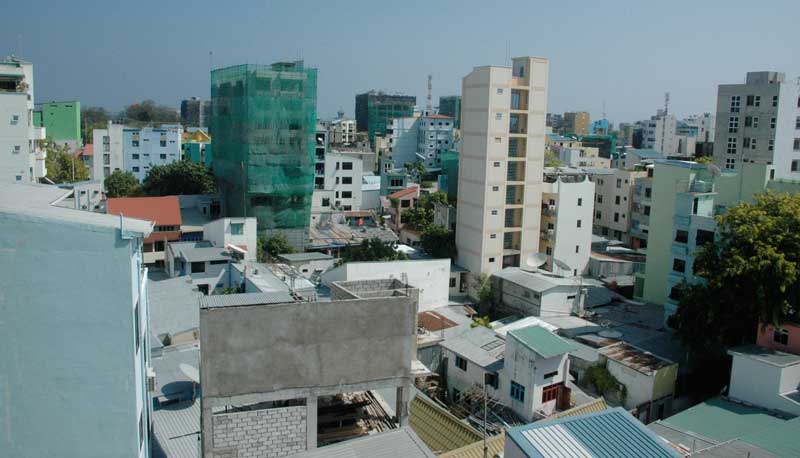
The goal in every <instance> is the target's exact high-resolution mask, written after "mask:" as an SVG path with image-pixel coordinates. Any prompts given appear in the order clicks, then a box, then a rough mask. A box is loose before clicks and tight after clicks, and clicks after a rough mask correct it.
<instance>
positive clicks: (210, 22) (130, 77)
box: [0, 0, 800, 123]
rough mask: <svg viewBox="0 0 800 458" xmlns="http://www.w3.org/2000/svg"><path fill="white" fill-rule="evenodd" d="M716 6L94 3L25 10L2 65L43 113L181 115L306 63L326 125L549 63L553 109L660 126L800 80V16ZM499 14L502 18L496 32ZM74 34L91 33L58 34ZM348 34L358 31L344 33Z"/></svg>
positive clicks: (10, 24) (4, 39)
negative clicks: (66, 107)
mask: <svg viewBox="0 0 800 458" xmlns="http://www.w3.org/2000/svg"><path fill="white" fill-rule="evenodd" d="M714 3H715V4H716V5H711V4H706V3H703V4H690V3H688V2H675V3H672V4H670V5H669V6H661V7H659V6H650V5H648V6H643V5H637V4H634V3H632V2H619V3H615V4H613V5H612V4H603V5H599V6H598V5H588V6H581V7H580V8H574V10H571V11H569V15H567V14H565V9H564V8H563V7H562V6H561V5H559V6H558V7H555V6H549V5H533V4H527V3H524V2H515V3H514V4H513V5H511V6H510V7H509V8H508V10H507V11H509V12H514V14H512V15H508V16H507V17H504V18H503V19H502V20H501V19H500V18H501V16H499V15H498V14H497V13H498V12H499V11H500V10H495V9H494V8H495V7H494V6H493V5H483V4H478V3H474V2H469V3H467V4H464V5H462V4H460V3H449V4H447V5H437V6H436V7H431V6H430V5H426V4H422V3H419V4H415V3H414V2H411V3H410V4H408V5H407V6H406V7H405V8H402V9H398V8H391V7H387V8H375V7H373V6H372V4H370V3H364V2H354V3H351V4H349V5H333V4H319V5H316V4H313V3H309V4H307V5H299V4H298V3H292V4H291V5H288V4H278V3H271V4H270V3H264V4H261V5H252V4H249V5H245V4H239V5H238V7H236V6H237V5H233V6H230V7H227V6H226V7H225V8H215V7H214V5H213V4H212V3H210V2H206V1H205V0H203V1H200V2H197V3H194V4H193V5H192V9H191V10H190V11H189V10H187V9H186V6H184V5H173V4H156V3H155V2H149V1H148V2H143V3H141V4H139V5H137V8H136V9H135V10H130V11H127V10H126V11H125V12H124V15H122V13H121V12H119V11H105V10H102V9H99V8H95V7H94V2H88V1H86V2H76V3H74V4H69V5H62V4H60V3H59V2H52V1H39V2H34V3H33V5H32V6H33V7H34V8H35V9H36V10H38V11H40V14H37V15H35V16H34V15H30V14H28V13H29V12H30V9H19V10H16V11H9V12H7V14H5V15H4V17H3V18H2V19H0V24H2V27H0V43H3V44H4V46H3V47H2V48H0V54H3V55H6V54H12V53H15V54H21V57H22V58H23V59H25V60H29V61H31V62H33V63H34V64H35V69H36V70H35V71H36V75H35V77H36V81H37V87H36V93H37V94H36V98H37V101H41V102H45V101H51V100H80V101H81V103H82V105H83V106H84V107H90V106H102V107H105V108H107V109H109V110H111V111H116V110H119V109H122V108H123V107H124V106H126V105H128V104H131V103H135V102H139V101H142V100H145V99H153V100H155V101H156V102H158V103H160V104H164V105H168V106H170V107H174V108H176V109H177V108H178V107H179V104H180V101H181V100H182V99H188V98H190V97H192V96H199V97H201V98H204V99H208V98H209V95H210V94H209V87H210V85H209V70H210V68H212V66H213V67H214V68H219V67H222V66H228V65H235V64H241V63H266V64H268V63H272V62H274V61H280V60H291V59H300V58H302V59H304V60H305V62H306V65H307V66H310V67H314V68H317V69H318V70H319V100H318V113H319V116H320V117H321V118H330V117H333V116H335V114H336V112H337V111H338V110H339V109H343V110H344V111H345V113H346V114H347V115H348V116H353V114H354V100H355V95H356V94H358V93H362V92H365V91H367V90H371V89H376V90H386V91H391V92H400V93H406V94H409V95H414V96H416V97H417V101H418V106H420V107H423V106H424V100H425V95H426V83H427V75H428V74H432V75H433V98H434V103H435V104H436V103H438V98H439V96H444V95H453V94H458V93H459V92H460V81H461V78H462V77H463V76H464V75H466V74H468V73H469V72H470V71H472V68H473V67H474V66H476V65H483V64H484V63H486V64H493V65H504V64H507V59H506V56H507V55H509V54H510V56H511V57H514V56H521V55H536V56H542V57H547V58H548V59H549V60H550V62H551V75H550V86H551V87H552V91H551V94H550V100H549V101H548V111H550V112H554V113H559V112H564V111H589V112H590V113H591V115H592V116H591V117H592V119H598V118H599V117H600V116H601V114H602V112H603V105H604V104H605V111H606V113H607V117H608V118H609V119H611V120H612V121H614V122H615V123H619V122H630V121H635V120H638V119H646V118H647V117H649V116H650V115H652V114H655V111H656V109H658V108H661V107H662V106H663V98H664V92H670V93H671V105H670V107H671V111H672V112H673V113H675V114H676V115H678V116H685V115H690V114H696V113H703V112H713V111H714V110H715V100H716V90H717V85H718V84H729V83H740V82H742V81H739V80H740V79H741V75H744V74H745V73H746V72H747V71H760V70H770V71H779V72H784V73H786V76H787V79H789V80H791V79H794V78H796V77H797V76H798V75H800V63H798V62H796V61H794V62H793V61H792V56H793V54H792V50H791V46H792V42H793V39H794V38H796V37H795V36H793V35H796V34H792V30H793V29H792V24H791V19H792V17H796V16H797V14H791V12H792V11H795V12H797V13H800V6H798V5H797V4H796V3H794V2H791V1H785V2H780V3H781V5H774V8H770V9H769V10H768V9H766V8H761V9H756V8H754V7H750V6H749V5H747V4H745V3H743V2H725V3H724V5H725V7H724V9H722V8H720V6H721V5H723V4H722V3H719V2H714ZM415 5H416V6H415ZM156 7H157V9H156ZM382 10H386V11H387V12H388V13H389V14H387V13H384V12H383V11H382ZM154 11H157V12H158V14H151V13H153V12H154ZM687 11H691V12H692V14H691V16H690V15H689V14H688V13H687ZM492 17H495V18H497V19H498V20H496V21H495V20H491V21H488V20H487V18H492ZM176 18H177V19H176ZM331 18H341V21H334V20H331ZM176 20H177V22H176ZM70 21H81V22H85V23H88V24H92V25H93V27H80V28H73V29H71V30H70V33H59V32H58V31H59V25H60V24H64V23H68V22H70ZM345 23H347V24H351V26H350V27H347V28H345V27H340V25H341V24H345ZM746 23H749V24H770V27H768V28H764V27H755V26H754V27H752V28H741V27H739V26H737V33H736V40H735V42H732V41H731V37H730V34H729V33H727V32H726V30H727V28H728V25H729V24H746ZM181 24H183V25H181ZM352 24H356V25H358V26H357V27H353V26H352ZM659 28H661V29H663V32H659V31H658V29H659ZM30 30H37V31H39V32H38V33H37V35H35V36H34V35H32V34H31V33H30V32H28V31H30ZM470 30H471V31H472V32H471V33H467V34H465V33H463V31H470ZM671 30H676V31H677V30H682V31H690V32H688V33H687V32H684V33H681V34H677V33H671V32H670V31H671ZM764 30H766V32H765V31H764ZM26 32H27V33H26ZM114 36H126V37H138V38H137V39H136V41H133V40H116V39H113V37H114ZM56 37H57V39H56ZM109 37H111V38H109ZM659 37H663V39H661V38H659ZM658 40H660V41H661V42H658ZM272 43H275V44H274V45H273V44H272ZM598 43H600V44H605V46H602V47H601V46H597V44H598ZM598 48H599V49H598ZM509 49H510V53H509ZM210 52H211V53H213V56H210V55H209V53H210ZM626 56H627V58H626ZM740 56H743V57H740ZM76 62H79V63H80V62H82V63H80V64H79V65H76ZM87 68H91V69H92V72H90V74H89V75H88V77H87V75H86V72H85V70H86V69H87ZM153 68H158V69H160V71H152V69H153Z"/></svg>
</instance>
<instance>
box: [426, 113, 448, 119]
mask: <svg viewBox="0 0 800 458" xmlns="http://www.w3.org/2000/svg"><path fill="white" fill-rule="evenodd" d="M425 117H426V118H430V119H453V118H452V117H450V116H445V115H440V114H432V115H428V116H425Z"/></svg>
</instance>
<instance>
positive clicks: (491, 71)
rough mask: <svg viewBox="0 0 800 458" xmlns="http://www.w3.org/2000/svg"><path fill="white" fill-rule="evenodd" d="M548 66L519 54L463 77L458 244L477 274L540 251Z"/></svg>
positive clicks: (542, 60)
mask: <svg viewBox="0 0 800 458" xmlns="http://www.w3.org/2000/svg"><path fill="white" fill-rule="evenodd" d="M548 67H549V62H548V60H547V59H546V58H541V57H517V58H514V59H513V60H512V67H501V66H485V67H476V68H475V69H474V70H473V71H472V72H471V73H470V74H469V75H467V76H466V77H465V78H464V79H463V81H462V89H461V94H462V97H463V98H462V105H461V129H462V130H461V132H462V139H461V150H460V158H459V172H458V220H457V221H458V223H457V225H456V245H457V248H458V263H459V264H460V265H461V266H463V267H465V268H467V269H469V270H470V271H471V272H472V273H473V274H475V275H477V274H479V273H486V274H491V273H493V272H496V271H498V270H500V269H502V268H504V267H509V266H519V265H520V263H521V262H522V263H524V262H525V261H526V259H527V258H528V257H529V256H530V255H532V254H534V253H537V252H538V251H539V225H540V219H541V204H542V202H541V201H542V169H543V167H544V146H545V116H546V113H547V78H548Z"/></svg>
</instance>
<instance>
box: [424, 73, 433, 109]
mask: <svg viewBox="0 0 800 458" xmlns="http://www.w3.org/2000/svg"><path fill="white" fill-rule="evenodd" d="M432 91H433V75H428V99H427V102H426V105H425V110H426V111H427V112H428V113H427V114H429V115H431V114H433V95H432Z"/></svg>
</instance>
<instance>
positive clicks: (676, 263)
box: [672, 258, 686, 273]
mask: <svg viewBox="0 0 800 458" xmlns="http://www.w3.org/2000/svg"><path fill="white" fill-rule="evenodd" d="M672 270H674V271H675V272H681V273H683V272H686V261H684V260H683V259H678V258H675V259H673V260H672Z"/></svg>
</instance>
